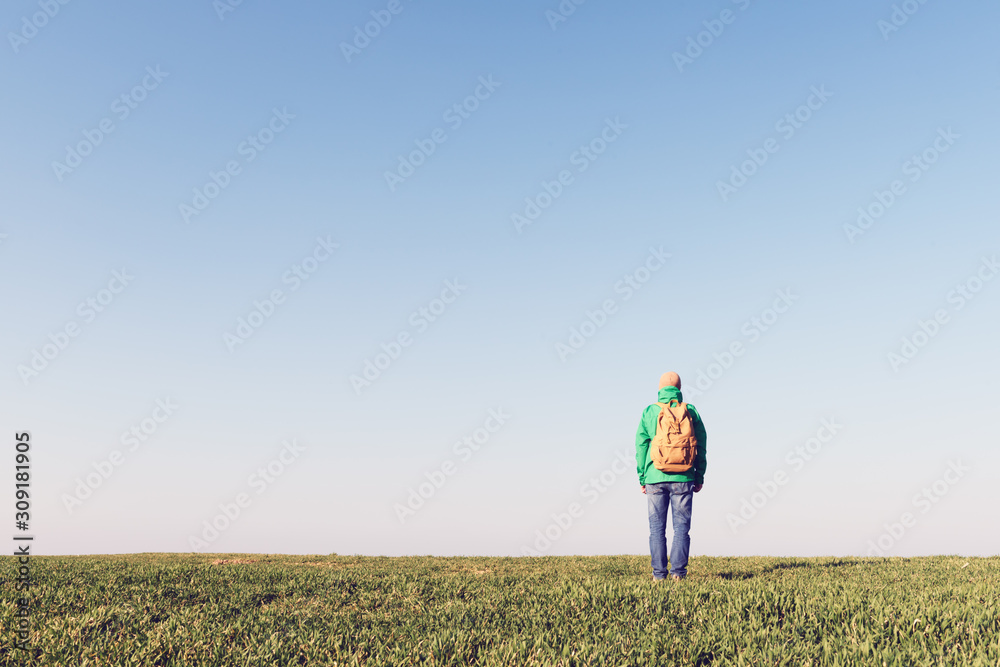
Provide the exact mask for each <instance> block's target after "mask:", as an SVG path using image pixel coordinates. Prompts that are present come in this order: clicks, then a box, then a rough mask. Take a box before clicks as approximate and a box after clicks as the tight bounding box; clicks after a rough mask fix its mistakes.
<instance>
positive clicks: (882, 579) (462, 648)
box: [0, 554, 1000, 667]
mask: <svg viewBox="0 0 1000 667" xmlns="http://www.w3.org/2000/svg"><path fill="white" fill-rule="evenodd" d="M2 560H3V562H2V567H3V573H4V574H3V583H2V596H0V599H2V605H3V606H2V617H3V627H4V641H3V644H2V647H0V664H2V665H61V666H68V665H72V666H77V665H81V666H83V665H88V666H89V665H393V666H396V665H567V666H568V665H906V666H915V665H962V666H967V667H969V666H976V665H984V666H985V665H989V666H990V667H996V666H997V665H1000V620H998V615H1000V603H998V595H1000V558H988V559H986V558H979V559H976V558H973V559H965V558H958V557H936V558H916V559H886V560H876V559H834V558H826V559H778V558H707V557H699V558H695V559H692V562H691V565H690V568H689V571H690V574H689V577H688V579H687V580H686V581H683V582H680V583H675V582H670V581H667V582H661V583H655V584H654V583H653V582H652V581H651V575H650V571H649V559H648V557H640V556H612V557H561V558H559V557H553V558H535V559H532V558H431V557H421V558H363V557H349V556H335V555H334V556H264V555H254V554H212V555H197V554H190V555H188V554H183V555H182V554H138V555H127V556H96V557H95V556H86V557H83V556H81V557H34V558H32V561H31V567H32V574H33V577H34V580H35V586H34V588H33V589H32V590H31V592H30V608H31V611H30V613H31V621H30V622H31V632H30V638H29V640H28V645H29V651H28V652H27V653H26V652H24V651H22V650H20V649H16V648H14V642H15V641H16V635H15V634H14V628H15V625H16V618H15V614H16V612H17V603H16V600H17V598H18V597H19V596H20V594H18V593H16V592H15V590H14V576H13V575H14V573H15V571H16V563H15V561H14V559H13V558H11V557H5V558H4V559H2Z"/></svg>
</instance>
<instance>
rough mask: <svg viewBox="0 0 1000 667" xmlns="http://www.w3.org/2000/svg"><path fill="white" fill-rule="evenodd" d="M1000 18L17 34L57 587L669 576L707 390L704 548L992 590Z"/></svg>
mask: <svg viewBox="0 0 1000 667" xmlns="http://www.w3.org/2000/svg"><path fill="white" fill-rule="evenodd" d="M223 2H224V0H223ZM220 7H228V8H229V9H231V10H232V11H228V10H225V9H220ZM560 7H562V11H563V12H564V13H565V14H566V15H565V16H564V15H562V14H558V12H560ZM572 7H575V9H574V10H573V11H572V13H569V8H572ZM46 10H47V11H48V13H49V14H51V16H48V15H46V14H45V12H46ZM907 11H909V13H907ZM393 12H396V13H393ZM998 14H1000V8H998V7H997V6H996V5H995V3H987V2H968V3H962V4H961V5H954V6H953V5H948V4H945V3H940V2H925V3H923V4H920V3H919V2H916V0H913V1H912V2H910V3H896V4H895V5H894V4H893V3H890V2H875V3H862V2H859V1H848V2H842V3H804V4H802V5H800V6H794V7H787V6H779V5H775V4H773V3H771V4H769V3H763V2H758V1H757V0H752V1H749V2H748V1H746V0H740V1H739V2H729V1H725V2H723V1H716V2H710V3H694V2H683V3H673V4H670V3H667V4H660V3H655V4H654V3H637V4H631V5H629V6H627V7H623V6H621V5H616V4H613V3H608V2H599V1H597V0H590V2H585V3H583V4H580V5H574V4H572V3H571V2H564V3H562V5H560V4H559V3H557V2H554V1H553V2H540V3H528V2H520V1H512V2H506V3H495V4H485V3H461V2H438V3H421V2H413V1H412V0H399V2H398V3H390V2H388V0H386V1H385V2H383V1H381V0H380V1H378V2H364V3H361V2H351V3H338V4H337V5H336V6H333V5H331V4H328V3H321V2H298V3H277V2H259V1H253V0H244V2H242V3H241V4H239V5H237V6H230V5H228V4H223V3H214V4H213V2H211V1H209V0H198V1H189V2H181V3H173V4H154V3H139V4H136V3H125V2H107V3H102V4H101V5H100V6H96V5H93V4H92V3H91V4H88V3H79V2H69V3H68V4H65V5H60V4H58V3H51V4H50V3H47V2H44V1H43V2H41V3H39V2H37V1H36V2H28V1H23V0H17V1H16V2H10V3H7V5H5V7H4V9H3V11H2V13H0V25H2V27H3V32H4V34H5V37H6V42H7V45H6V46H5V47H3V48H4V49H5V50H3V51H2V53H3V55H2V56H0V57H2V58H3V60H4V62H3V64H2V67H0V84H2V87H3V90H4V91H5V99H6V100H7V101H6V103H5V104H4V105H3V107H2V114H3V120H4V123H3V124H2V127H0V151H2V154H3V156H4V159H3V160H2V161H0V170H2V171H0V193H2V197H3V202H4V206H3V217H2V219H0V234H3V235H4V236H3V237H2V238H0V299H2V303H3V306H4V312H5V313H6V317H5V324H4V327H3V328H2V330H0V343H2V346H0V349H2V353H0V354H2V361H0V370H3V372H2V373H0V404H2V405H3V406H4V407H3V411H2V413H0V416H2V420H3V425H4V429H5V431H6V432H7V433H8V437H12V436H11V434H13V433H16V432H20V431H30V432H31V435H32V438H33V449H32V452H33V459H32V482H31V483H32V494H33V496H32V503H33V507H32V519H31V524H32V525H31V530H32V532H33V533H34V534H35V535H36V550H37V552H39V553H53V554H66V553H118V552H140V551H191V550H195V549H196V548H197V549H199V550H202V551H212V552H222V551H225V552H234V551H254V552H283V553H331V552H337V553H360V554H387V555H399V554H443V555H452V554H484V555H517V554H523V553H526V552H527V551H530V550H534V551H535V552H538V553H546V554H599V553H600V554H603V553H646V549H647V546H646V545H647V542H646V540H647V533H646V520H645V514H644V504H645V499H644V497H643V496H642V495H641V494H640V493H639V490H638V483H637V478H636V475H635V470H634V464H633V465H631V466H630V467H627V470H626V469H625V464H623V463H620V462H619V463H616V461H620V460H621V459H620V457H622V456H624V457H625V458H626V459H627V458H628V457H629V456H631V452H632V451H633V450H634V434H635V429H636V427H637V425H638V421H639V416H640V414H641V412H642V409H643V408H644V407H645V405H647V404H648V403H650V402H652V401H654V400H655V393H656V382H657V379H658V377H659V375H660V374H661V373H662V372H665V371H667V370H674V371H676V372H678V373H680V375H681V377H682V379H683V380H684V383H685V384H684V388H685V397H686V398H687V399H688V400H690V401H691V402H692V403H695V404H696V405H697V406H698V409H699V411H700V412H701V414H702V415H703V417H704V419H705V422H706V426H707V429H708V434H709V442H708V459H709V472H708V475H707V478H706V487H705V490H704V491H703V492H702V493H701V494H699V495H698V496H697V497H696V503H695V510H694V526H693V529H692V550H693V553H695V554H711V555H743V554H778V555H804V556H808V555H828V554H831V555H852V554H853V555H860V554H864V553H872V550H873V548H877V549H878V553H884V554H886V555H919V554H938V553H960V554H967V555H987V554H995V553H997V551H996V549H997V546H996V542H995V540H993V539H992V537H991V535H990V534H988V531H984V530H983V523H982V521H981V518H980V517H981V513H982V508H983V507H984V506H987V507H988V506H992V505H994V504H995V502H996V501H997V500H998V496H997V492H996V489H997V483H998V482H1000V475H998V473H997V472H996V471H997V470H998V469H1000V465H998V464H1000V455H998V454H997V451H996V448H995V443H996V436H995V434H994V431H995V429H994V428H993V417H994V416H995V405H996V404H997V402H998V400H1000V394H998V389H997V387H996V383H995V382H993V380H992V376H993V375H994V374H995V373H996V370H997V363H998V361H1000V354H998V348H997V345H996V341H995V338H996V331H997V324H998V320H997V312H998V309H997V304H998V299H1000V280H992V278H993V273H995V272H996V270H997V269H995V268H994V267H995V262H996V258H997V255H998V252H1000V234H998V231H997V225H996V220H997V214H998V206H997V204H996V200H995V197H994V193H995V191H996V187H995V178H996V173H997V170H996V155H997V148H998V146H1000V142H998V139H1000V131H998V129H997V126H996V122H995V118H996V109H997V102H998V101H1000V100H998V98H1000V51H998V49H997V46H996V40H995V38H994V37H995V35H994V31H993V29H992V27H991V26H993V25H995V24H996V21H997V19H998V18H1000V16H998ZM554 16H558V17H560V18H565V20H558V19H557V18H553V17H554ZM387 17H388V18H387ZM904 18H905V21H904ZM379 20H381V22H382V23H384V24H385V25H379V24H378V23H377V22H378V21H379ZM893 21H895V22H893ZM373 22H376V23H373ZM38 26H41V27H38ZM889 26H891V27H889ZM893 28H898V29H893ZM366 29H367V30H368V31H369V33H370V34H371V35H374V36H372V37H370V38H369V41H368V42H367V43H366V42H365V41H364V39H362V38H357V34H358V31H360V32H361V33H363V32H364V31H365V30H366ZM355 39H357V40H358V41H357V42H355V41H354V40H355ZM699 42H700V46H692V44H694V45H698V44H699ZM352 43H355V47H354V48H355V50H354V51H352V50H351V49H350V47H349V46H348V47H346V48H345V46H343V45H345V44H347V45H350V44H352ZM362 47H363V48H362ZM699 48H700V52H699V50H698V49H699ZM345 51H347V52H349V57H348V56H345ZM675 54H681V56H684V57H686V58H688V60H684V58H683V57H681V56H678V55H675ZM123 96H124V98H123ZM456 107H457V108H456ZM126 112H127V113H126ZM459 121H460V122H459ZM83 153H85V155H81V154H83ZM74 154H75V155H74ZM76 156H79V157H76ZM401 161H403V162H404V163H405V164H404V166H403V167H402V169H401V167H400V164H401ZM748 161H749V162H748ZM56 163H58V164H56ZM411 170H412V171H411ZM734 171H735V173H736V175H735V176H734ZM387 172H389V173H395V174H396V177H398V178H395V177H391V176H390V177H387V176H386V174H387ZM390 182H392V185H391V186H390ZM720 183H721V184H726V185H728V186H729V187H728V188H727V187H726V185H722V186H720ZM200 197H203V198H204V199H203V200H202V199H199V198H200ZM196 206H197V207H201V210H198V212H197V214H195V213H193V212H192V210H194V209H195V208H196ZM533 206H537V207H538V208H537V210H534V209H533V208H532V207H533ZM185 207H190V208H185ZM859 208H860V209H861V210H862V211H864V210H868V211H871V212H872V213H873V214H874V215H873V217H872V219H871V222H870V223H868V222H865V224H866V225H868V226H867V228H862V227H859V226H858V218H859ZM185 211H186V212H185ZM516 216H522V217H521V218H518V217H516ZM528 217H530V218H533V219H532V220H530V224H525V221H526V220H527V219H528ZM519 220H520V221H521V222H518V221H519ZM852 225H853V226H854V227H853V228H852V227H851V226H852ZM667 255H669V257H666V259H664V257H665V256H667ZM652 267H655V270H653V269H652ZM779 294H784V295H785V296H784V297H783V298H784V300H781V299H782V297H780V296H779ZM88 299H90V300H93V302H92V303H91V304H90V305H88ZM272 299H273V301H272ZM95 303H96V304H97V306H99V307H100V308H101V310H100V311H98V310H97V307H96V306H94V304H95ZM81 304H82V305H81ZM776 305H777V306H778V307H779V308H780V309H781V310H783V311H784V312H781V313H778V312H777V310H770V309H773V308H774V307H775V306H776ZM255 313H256V314H255ZM935 318H937V319H935ZM241 320H242V321H244V322H246V324H241ZM588 322H597V323H599V324H600V326H596V325H594V326H593V328H591V325H590V324H586V323H588ZM757 322H760V324H757ZM254 323H256V324H257V325H259V326H254ZM921 323H923V324H921ZM67 326H68V327H69V328H70V329H69V330H72V331H74V332H75V334H74V335H71V334H70V333H68V331H69V330H67ZM241 327H242V328H241ZM581 330H583V331H582V332H581ZM240 331H242V332H243V333H242V334H241V333H240ZM574 331H576V332H577V333H574ZM247 333H249V334H250V335H246V334H247ZM931 333H933V335H931ZM584 334H587V335H584ZM227 336H228V338H227ZM233 336H238V337H239V338H238V342H235V343H234V342H233V340H234V339H233V338H232V337H233ZM576 336H580V337H579V338H577V337H576ZM904 338H905V339H906V341H908V342H904ZM401 340H402V341H403V342H404V343H405V344H400V343H399V341H401ZM227 341H228V342H227ZM393 341H396V342H395V343H394V342H393ZM574 341H575V343H576V344H577V347H576V348H574V347H571V345H572V344H573V342H574ZM60 343H61V344H60ZM581 343H582V344H581ZM733 343H740V344H742V346H743V347H742V348H741V349H742V350H743V353H742V354H741V355H740V356H738V357H734V358H732V359H729V358H728V357H727V356H726V353H727V351H728V350H730V349H731V346H732V345H733ZM395 345H399V347H398V348H397V347H395ZM909 345H912V346H913V347H912V348H910V347H908V346H909ZM46 346H48V347H46ZM567 349H571V350H573V352H572V353H568V352H567V351H566V350H567ZM383 354H384V355H386V356H382V357H380V356H379V355H383ZM892 355H896V356H892ZM32 364H34V366H33V365H32ZM376 364H378V366H381V368H378V367H376ZM712 364H718V366H712ZM366 366H367V367H368V377H367V379H366V378H365V375H364V373H365V369H366ZM701 374H704V377H705V378H706V379H704V380H703V381H702V389H701V390H699V388H698V386H697V385H696V382H697V379H698V378H699V377H701V376H702V375H701ZM352 377H353V378H354V379H353V380H352ZM158 401H159V403H158ZM164 405H166V406H169V409H168V408H165V407H163V406H164ZM491 410H492V411H493V413H491ZM491 414H492V416H491ZM497 415H500V417H498V416H497ZM824 420H827V421H826V422H825V423H827V424H831V423H833V424H837V427H836V428H835V429H834V430H835V431H836V432H835V433H833V435H832V437H827V436H829V435H830V433H831V430H830V429H829V427H827V430H825V431H821V428H822V427H823V425H824ZM501 422H502V423H501ZM133 429H137V433H141V434H142V436H143V439H141V440H140V439H139V438H138V436H137V435H135V434H134V433H133V434H132V436H131V437H128V436H125V437H123V434H127V433H128V432H129V431H130V430H133ZM818 434H822V435H823V437H824V438H825V439H826V440H827V441H826V442H821V441H820V440H819V439H818ZM811 438H817V439H816V440H813V441H810V439H811ZM463 439H469V442H471V443H472V444H475V445H476V447H478V449H473V448H472V446H471V445H470V444H469V442H463ZM477 439H478V442H477ZM283 443H292V444H291V445H286V444H283ZM456 443H461V444H456ZM810 443H811V444H810ZM803 447H805V448H806V450H805V451H806V453H807V454H808V455H809V459H808V460H806V459H805V458H804V456H803V454H802V453H801V448H803ZM809 447H811V448H812V451H810V450H809V449H808V448H809ZM796 448H800V450H799V452H798V453H796ZM116 452H117V453H116ZM282 457H283V459H282ZM112 458H113V460H114V461H117V463H110V461H111V460H112ZM8 465H13V464H12V463H10V464H8ZM269 465H270V466H271V469H272V473H267V469H268V466H269ZM109 466H110V467H109ZM261 469H263V470H264V473H263V474H262V473H260V472H258V471H259V470H261ZM279 470H280V473H279V474H276V473H274V472H273V471H279ZM101 471H103V472H104V473H105V474H103V475H102V473H101ZM776 474H777V475H778V477H779V478H781V479H785V483H783V484H781V485H778V484H777V483H776V482H774V479H775V475H776ZM602 475H603V481H601V480H602ZM88 476H89V480H88ZM268 480H269V481H268ZM591 480H597V481H596V483H594V482H592V481H591ZM435 483H437V484H436V485H435ZM422 484H424V485H425V486H424V487H421V485H422ZM427 484H429V485H430V486H429V487H428V486H426V485H427ZM935 485H936V486H935ZM925 489H928V491H927V492H926V493H925V491H924V490H925ZM421 490H422V491H423V496H421ZM772 491H773V493H771V492H772ZM88 492H89V493H88ZM414 494H416V495H414ZM755 494H757V495H755ZM921 494H924V495H921ZM421 501H422V502H421ZM241 504H242V507H241ZM234 508H236V509H234ZM237 510H238V516H236V513H237ZM571 510H572V511H571ZM227 513H228V514H229V515H230V516H228V517H227V516H226V514H227ZM907 515H908V516H907ZM567 516H568V517H569V519H571V521H569V520H567V519H566V517H567ZM233 517H235V518H233ZM567 521H569V522H568V523H567ZM213 522H214V523H215V528H211V527H209V528H206V523H207V524H208V525H209V526H211V524H212V523H213ZM904 523H905V524H907V525H904ZM896 524H899V526H902V528H897V526H896ZM546 532H547V533H548V537H546ZM192 538H195V539H192ZM550 538H551V539H550ZM879 540H881V543H880V542H879ZM880 544H881V546H880Z"/></svg>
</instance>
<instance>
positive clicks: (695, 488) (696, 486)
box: [643, 484, 705, 493]
mask: <svg viewBox="0 0 1000 667" xmlns="http://www.w3.org/2000/svg"><path fill="white" fill-rule="evenodd" d="M703 488H705V485H704V484H695V485H694V488H693V489H692V491H694V492H695V493H698V492H699V491H701V490H702V489H703ZM643 493H645V491H643Z"/></svg>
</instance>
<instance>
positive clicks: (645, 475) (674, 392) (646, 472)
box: [635, 387, 708, 486]
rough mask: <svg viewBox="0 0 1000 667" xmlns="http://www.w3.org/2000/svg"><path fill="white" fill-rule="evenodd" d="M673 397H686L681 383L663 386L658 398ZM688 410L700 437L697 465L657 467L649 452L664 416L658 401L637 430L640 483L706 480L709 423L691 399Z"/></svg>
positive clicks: (695, 462) (668, 398)
mask: <svg viewBox="0 0 1000 667" xmlns="http://www.w3.org/2000/svg"><path fill="white" fill-rule="evenodd" d="M672 398H676V399H677V400H678V401H681V402H683V401H684V399H683V398H682V397H681V390H680V389H678V388H677V387H664V388H663V389H661V390H660V392H659V394H658V396H657V399H656V400H657V402H658V403H666V402H667V401H669V400H670V399H672ZM688 412H690V413H691V417H692V418H693V419H694V435H695V437H696V438H698V455H697V456H696V457H695V460H694V467H693V468H691V470H688V471H687V472H675V473H667V472H662V471H660V470H657V469H656V466H654V465H653V458H652V456H650V453H649V442H650V441H651V440H652V439H653V436H654V435H656V421H657V418H658V417H659V416H660V408H659V406H656V405H650V406H648V407H647V408H646V409H645V410H644V411H643V413H642V419H641V420H639V430H638V431H636V433H635V464H636V470H637V471H638V472H639V484H640V485H642V486H645V485H646V484H657V483H659V482H694V483H695V484H704V483H705V470H706V469H707V468H708V459H707V458H706V457H705V448H706V444H707V442H708V436H707V435H706V434H705V425H704V424H703V423H702V421H701V415H699V414H698V411H697V410H696V409H695V407H694V406H693V405H691V404H690V403H688Z"/></svg>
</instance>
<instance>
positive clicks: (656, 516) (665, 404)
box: [635, 373, 708, 581]
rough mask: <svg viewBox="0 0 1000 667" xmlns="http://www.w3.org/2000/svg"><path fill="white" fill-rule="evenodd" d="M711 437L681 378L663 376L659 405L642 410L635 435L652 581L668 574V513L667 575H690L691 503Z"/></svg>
mask: <svg viewBox="0 0 1000 667" xmlns="http://www.w3.org/2000/svg"><path fill="white" fill-rule="evenodd" d="M706 441H707V437H706V434H705V425H704V424H703V423H702V421H701V415H699V414H698V411H697V410H696V409H695V407H694V406H693V405H691V404H690V403H684V399H683V397H682V395H681V379H680V377H679V376H678V375H677V373H664V374H663V375H662V376H660V387H659V392H658V394H657V403H655V404H653V405H649V406H647V407H646V409H645V410H643V413H642V419H641V420H640V421H639V430H638V431H637V432H636V434H635V462H636V470H637V471H638V473H639V486H640V487H641V489H642V492H643V493H644V494H646V500H647V504H648V507H649V553H650V558H651V562H652V566H653V581H663V580H664V579H666V578H667V574H668V570H667V567H668V558H667V539H666V531H667V512H668V509H669V512H670V514H671V515H672V516H673V526H674V539H673V541H672V543H671V545H670V557H669V568H670V569H669V575H670V577H671V578H672V579H673V580H674V581H680V580H682V579H684V578H685V577H686V576H687V564H688V553H689V551H690V548H691V538H690V536H689V531H690V529H691V498H692V495H693V494H695V493H698V492H699V491H701V489H702V487H703V486H704V484H705V470H706V468H707V466H708V461H707V458H706V456H705V446H706Z"/></svg>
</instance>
